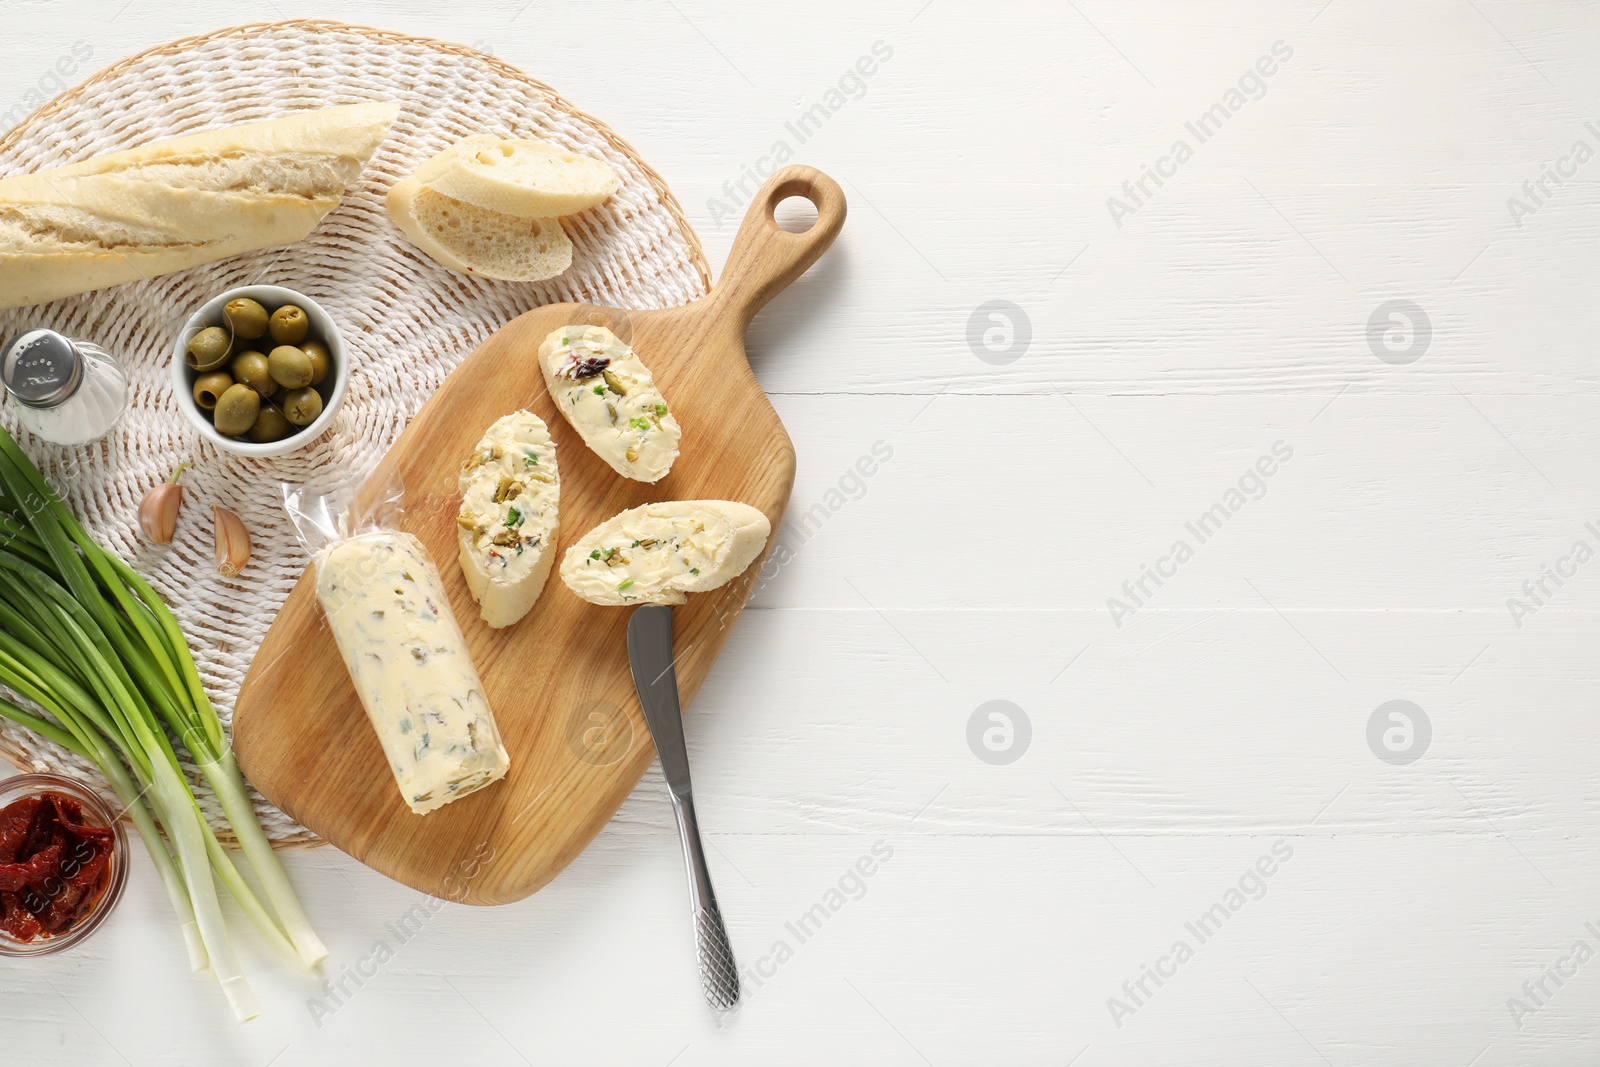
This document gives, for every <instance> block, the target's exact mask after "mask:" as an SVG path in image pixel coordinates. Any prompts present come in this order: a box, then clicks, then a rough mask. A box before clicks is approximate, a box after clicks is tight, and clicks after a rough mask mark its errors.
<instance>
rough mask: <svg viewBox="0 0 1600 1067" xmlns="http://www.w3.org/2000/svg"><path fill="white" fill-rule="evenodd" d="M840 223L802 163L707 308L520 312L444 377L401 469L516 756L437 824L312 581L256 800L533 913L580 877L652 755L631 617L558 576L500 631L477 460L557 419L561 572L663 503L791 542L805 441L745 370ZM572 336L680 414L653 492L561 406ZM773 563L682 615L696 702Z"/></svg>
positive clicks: (300, 606)
mask: <svg viewBox="0 0 1600 1067" xmlns="http://www.w3.org/2000/svg"><path fill="white" fill-rule="evenodd" d="M791 196H801V197H805V198H806V199H808V200H810V201H812V202H813V203H814V204H815V205H816V208H817V216H818V217H817V221H816V223H815V224H814V225H813V226H812V227H811V228H810V229H809V230H807V231H806V232H805V233H798V234H797V233H789V232H787V231H785V230H783V229H781V228H779V227H778V225H777V223H776V222H775V221H774V219H773V209H774V208H775V207H776V205H777V204H778V202H779V201H781V200H783V199H785V198H787V197H791ZM844 218H845V200H844V194H843V192H842V191H841V190H840V189H839V186H838V185H837V184H836V183H835V182H834V181H833V180H832V179H831V178H829V177H828V176H827V175H825V174H822V173H821V172H820V171H816V170H813V169H811V168H809V167H799V166H791V167H787V168H785V169H783V170H781V171H779V172H778V173H777V174H775V175H773V176H772V178H771V179H770V180H769V181H768V182H767V183H766V185H765V186H763V188H762V189H761V192H760V193H759V194H757V196H756V198H755V200H754V201H753V202H752V204H751V207H750V210H749V212H748V214H747V215H746V216H745V219H744V222H743V224H742V225H741V226H740V229H739V233H738V236H737V237H736V238H735V239H734V244H733V249H732V251H731V252H730V253H729V256H728V263H727V266H726V267H725V268H724V270H723V273H722V277H721V279H720V280H719V281H718V282H717V285H716V286H715V288H714V289H713V290H712V291H711V293H710V294H709V295H708V296H706V297H705V298H704V299H702V300H699V301H697V302H695V303H693V304H690V305H688V306H687V307H681V308H672V309H669V310H664V311H623V310H617V309H611V308H600V307H594V306H590V305H580V304H556V305H551V306H549V307H542V308H537V309H535V310H533V311H530V312H528V313H527V314H525V315H521V316H519V317H518V318H516V319H514V320H512V321H511V322H510V323H507V324H506V325H505V326H504V327H503V328H502V329H500V330H499V331H498V332H497V333H495V334H494V335H493V336H492V337H490V338H489V340H487V341H485V342H484V343H483V345H482V346H481V347H479V348H478V350H477V351H476V352H474V353H473V354H472V355H471V356H469V357H468V358H467V359H466V360H465V361H464V362H463V363H462V364H461V366H460V367H458V368H457V369H456V370H455V372H454V373H452V374H451V375H450V377H449V378H448V379H447V380H446V381H445V383H444V385H443V386H442V387H441V388H440V389H439V391H438V393H436V394H435V395H434V396H433V398H432V399H430V400H429V401H428V403H427V404H426V405H425V406H424V407H423V409H422V411H421V412H419V413H418V414H417V417H416V418H415V419H413V420H412V422H411V424H410V425H409V426H408V427H407V428H406V430H405V432H404V433H402V434H401V436H400V438H399V440H398V441H396V442H395V445H394V448H393V449H392V450H391V451H390V453H389V456H388V460H390V461H393V463H394V464H395V465H396V466H397V467H398V469H399V472H400V474H401V476H402V478H403V479H404V483H405V488H406V514H405V517H404V519H403V521H402V522H401V524H400V525H401V526H402V527H403V528H404V529H406V530H409V531H410V532H412V533H414V534H416V535H417V536H418V537H419V538H421V539H422V542H423V543H424V544H425V545H427V547H428V550H429V552H430V553H431V554H432V556H433V560H434V563H435V564H436V565H437V566H438V569H439V573H440V574H441V575H442V576H443V578H444V583H445V587H446V589H448V590H449V592H450V605H451V607H452V608H453V609H454V610H455V615H456V618H457V619H458V620H459V621H460V623H461V628H462V630H463V632H464V633H465V634H466V639H467V644H468V646H469V647H470V648H471V651H472V657H473V660H474V662H475V663H476V664H477V667H478V671H479V673H480V675H482V678H483V682H484V686H485V688H486V689H487V695H488V699H489V705H490V707H491V708H492V709H493V710H494V714H495V719H496V721H497V722H498V723H499V725H500V731H501V734H502V735H503V737H504V740H505V745H506V749H507V751H508V752H509V753H510V755H511V769H510V771H509V772H508V773H507V775H506V777H505V779H504V780H502V781H500V782H498V783H496V784H494V785H492V786H490V787H488V788H486V789H484V790H482V791H480V792H478V793H474V794H472V795H470V796H467V797H463V798H462V799H460V800H457V801H455V802H454V803H452V804H448V805H446V806H445V807H443V808H441V809H439V810H438V811H435V812H432V813H430V814H428V815H415V814H412V812H411V811H410V810H409V809H408V808H407V807H406V806H405V804H404V803H403V802H402V801H401V798H400V791H399V789H398V788H396V786H395V782H394V778H393V776H392V775H391V774H390V772H389V769H388V767H387V765H386V763H385V761H384V758H383V754H382V750H381V749H380V748H379V746H378V741H377V738H376V736H375V735H374V734H373V731H372V727H371V725H370V724H369V723H368V721H367V717H366V713H365V712H364V711H363V710H362V707H361V704H360V701H359V700H358V699H357V697H356V693H355V689H354V688H353V686H352V685H351V682H350V678H349V675H348V674H347V673H346V671H345V666H344V661H343V660H342V659H341V658H340V657H339V652H338V650H337V648H336V647H335V646H334V643H333V637H332V633H331V632H330V631H329V629H328V627H327V624H326V622H325V621H324V619H323V615H322V610H321V608H320V606H319V605H318V603H317V598H316V593H315V590H314V587H313V576H312V573H311V572H310V570H308V571H307V572H306V574H304V575H302V576H301V578H300V581H299V583H298V584H296V586H295V587H294V590H293V591H292V592H291V594H290V596H289V599H288V601H287V602H286V603H285V604H284V606H283V609H282V611H281V612H279V614H278V617H277V620H276V621H275V622H274V623H273V625H272V629H271V630H270V631H269V632H268V634H267V636H266V639H265V640H264V641H263V642H262V644H261V649H260V651H259V652H257V654H256V657H255V660H254V662H253V663H252V665H251V668H250V672H249V674H248V675H247V676H246V678H245V681H244V685H243V687H242V688H241V690H240V693H239V700H238V704H237V705H236V707H235V711H234V720H233V736H234V746H235V749H236V751H237V753H238V757H239V762H240V765H241V766H242V767H243V769H244V772H245V774H246V775H247V776H248V777H249V779H250V781H251V782H253V783H254V784H255V786H256V788H257V789H259V790H260V791H261V793H262V794H263V795H264V796H265V797H266V798H267V799H268V800H270V801H272V802H273V803H274V804H276V805H277V806H278V807H280V808H282V809H283V810H284V811H286V812H288V813H289V815H291V816H292V817H293V818H295V819H297V820H299V821H300V822H301V823H302V824H304V825H305V826H307V827H309V828H310V829H312V830H314V831H316V832H317V833H318V834H320V835H322V836H323V837H324V838H326V839H327V840H328V841H330V842H332V843H333V844H335V845H337V846H338V847H339V848H341V849H343V850H344V851H346V852H348V853H350V854H351V855H352V856H354V857H356V858H357V859H359V860H361V861H362V862H364V863H366V864H368V865H369V866H371V867H374V868H376V869H377V870H379V871H381V872H383V873H384V874H387V875H389V876H390V877H391V878H395V879H397V880H398V881H401V882H404V883H405V884H407V885H409V886H413V887H415V888H417V889H420V890H422V891H423V892H426V893H431V894H434V895H435V896H439V897H444V898H447V899H450V900H454V901H460V902H465V903H470V904H503V903H507V902H509V901H513V900H519V899H521V898H522V897H525V896H527V895H528V894H530V893H532V892H534V891H535V890H537V889H538V888H539V887H540V886H542V885H544V884H545V883H546V882H548V881H549V880H550V879H551V878H552V877H554V876H555V874H556V873H557V872H558V871H560V870H561V869H562V868H563V867H565V866H566V865H567V864H568V863H570V862H571V861H572V859H573V858H574V857H575V856H577V854H578V853H579V852H581V851H582V850H583V848H584V846H585V845H587V844H588V843H589V841H590V840H591V839H592V838H593V837H594V835H595V834H596V833H598V832H599V830H600V827H602V826H603V825H605V823H606V820H608V819H609V818H610V817H611V815H612V813H613V812H615V811H616V809H617V807H618V805H620V804H621V803H622V800H623V798H624V797H626V796H627V795H628V793H629V792H631V791H632V789H633V787H634V785H635V784H636V783H637V782H638V780H639V777H640V776H641V775H642V774H643V773H644V771H645V769H646V768H647V767H648V766H649V765H650V761H651V760H652V759H653V758H654V755H655V749H654V746H653V745H652V744H651V741H650V734H649V731H648V729H647V728H646V726H645V723H644V718H643V715H642V713H641V712H640V709H639V702H638V699H637V698H636V697H635V695H634V690H633V682H632V679H631V677H630V676H629V673H628V650H627V638H626V630H627V624H628V616H629V614H630V611H629V609H627V608H606V607H598V606H596V605H593V604H589V603H587V602H585V601H583V600H580V599H579V598H578V597H577V596H575V595H573V593H572V592H571V591H570V590H568V589H567V587H566V586H565V585H564V584H563V583H562V582H561V579H560V576H559V575H555V574H552V575H551V578H550V583H549V585H548V586H546V587H545V591H544V595H543V596H542V597H540V599H539V602H538V603H537V604H536V605H535V606H534V609H533V610H532V611H531V612H530V613H529V614H528V615H527V616H526V617H525V618H523V619H522V620H521V621H520V622H518V623H517V624H515V625H513V626H510V627H507V628H506V629H503V630H493V629H490V628H489V627H487V626H485V625H484V624H483V622H482V621H481V619H480V618H479V616H478V608H477V604H476V603H475V602H474V601H473V600H472V598H471V596H470V595H469V594H468V592H467V587H466V582H465V581H464V580H463V579H462V577H461V570H460V567H459V566H458V565H457V563H456V525H455V518H456V510H457V507H458V506H459V504H460V500H459V497H458V495H457V493H456V477H457V474H458V473H459V471H460V466H461V462H462V460H463V459H465V458H466V457H467V455H469V454H470V452H471V450H472V448H473V446H474V445H475V444H476V443H477V441H478V439H479V438H480V437H481V436H482V435H483V433H484V431H485V430H486V429H487V428H488V426H489V424H490V423H492V422H494V421H495V420H496V419H498V418H499V417H500V416H502V415H505V414H507V413H509V412H512V411H515V410H516V409H518V408H527V409H528V410H530V411H533V412H534V413H536V414H537V415H539V417H540V418H542V419H544V421H545V422H546V423H547V424H548V425H549V427H550V431H551V434H552V436H553V437H554V438H555V442H556V458H557V461H558V463H559V464H560V467H561V504H560V506H561V543H560V544H559V545H558V546H557V556H556V561H557V564H558V566H559V563H560V559H561V555H560V553H563V552H565V551H566V549H567V547H568V546H569V545H571V544H572V543H573V542H574V541H576V540H577V539H578V538H579V537H581V536H582V535H583V534H584V533H585V532H586V531H588V530H589V529H591V528H592V527H594V526H595V525H597V524H599V523H600V522H602V521H604V520H605V519H608V518H610V517H611V516H613V515H615V514H617V513H618V512H619V511H623V510H625V509H627V508H631V507H636V506H638V505H640V504H644V503H649V502H651V501H658V500H688V499H702V498H715V499H725V500H740V501H744V502H745V503H747V504H751V505H753V506H755V507H758V508H760V509H761V510H762V511H764V512H765V513H766V515H767V518H768V519H770V520H771V522H772V529H773V530H774V532H776V531H777V530H778V528H779V524H780V522H781V520H782V518H783V511H784V508H785V506H786V505H787V504H788V500H789V491H790V488H791V487H792V485H793V483H794V448H793V446H792V445H791V444H790V443H789V435H788V434H787V433H785V432H784V429H783V424H782V423H781V422H779V420H778V415H777V413H776V412H775V411H773V409H772V404H771V403H770V402H769V401H768V400H767V397H766V394H765V393H763V392H762V391H761V387H760V386H759V385H758V384H757V383H756V379H755V376H754V375H753V374H752V373H751V372H750V365H749V363H748V362H746V359H745V351H744V333H745V328H746V326H748V325H749V323H750V319H751V318H752V316H754V315H755V313H756V311H757V310H758V309H760V308H761V306H762V305H763V304H765V303H766V302H767V301H768V300H770V299H771V298H772V297H773V296H774V295H775V294H777V293H778V292H779V291H781V290H782V289H783V288H784V287H785V286H787V285H788V284H789V283H790V282H792V281H794V280H795V279H796V278H798V277H799V276H800V275H801V274H803V273H804V272H805V270H806V269H807V268H808V267H810V266H811V264H812V263H814V262H815V261H816V259H817V257H818V256H820V255H821V254H822V253H823V251H824V250H825V249H827V247H828V246H829V245H830V244H832V243H833V239H834V237H835V236H837V235H838V233H839V228H840V227H841V226H842V225H843V224H844ZM575 322H585V323H594V324H600V325H606V326H609V327H610V328H611V329H612V330H613V331H614V332H615V333H616V334H617V335H618V336H619V337H621V338H622V339H623V340H625V341H628V342H629V343H631V344H632V345H633V346H634V348H635V350H636V351H638V353H639V355H640V358H641V359H643V360H644V362H645V365H646V366H648V367H649V368H650V369H651V370H652V371H653V372H654V374H655V377H656V381H657V383H658V384H659V385H660V386H661V389H662V392H663V394H664V395H665V396H666V398H667V401H668V402H669V403H670V404H671V405H672V409H673V411H674V413H675V414H676V415H677V416H678V421H679V423H680V424H681V425H682V427H683V438H682V442H681V448H682V451H681V454H680V455H679V457H678V460H677V462H676V463H675V464H674V466H673V468H672V473H671V474H669V475H668V476H667V477H666V478H664V479H662V480H661V481H659V482H657V483H655V484H654V485H646V484H643V483H640V482H633V481H629V480H627V479H624V478H622V477H620V476H618V475H617V474H616V473H615V472H613V471H612V470H611V468H610V467H608V466H607V465H606V464H605V463H604V462H602V461H601V460H600V459H598V458H597V457H596V456H595V455H594V454H593V453H592V452H590V451H589V450H588V448H586V447H585V446H584V444H583V442H582V440H581V439H580V438H579V437H578V435H577V433H576V432H574V431H573V429H572V427H571V426H570V425H569V424H568V423H567V421H566V420H565V419H563V418H562V417H561V416H560V415H559V414H558V413H557V412H556V409H555V406H554V404H552V403H551V400H550V397H549V394H548V393H547V392H546V390H545V387H544V382H543V379H542V378H541V376H540V373H539V365H538V358H537V353H538V348H539V344H540V342H542V341H543V340H544V338H545V337H546V335H548V334H549V333H550V331H552V330H555V329H558V328H560V327H562V326H566V325H570V324H573V323H575ZM771 547H772V541H771V539H769V541H768V545H767V548H768V550H769V551H770V549H771ZM765 558H766V557H765V555H763V557H762V561H761V562H758V563H757V564H755V565H752V566H751V567H750V569H749V570H747V571H746V572H745V573H744V575H743V576H742V577H741V578H739V579H737V580H735V581H733V582H731V583H729V584H728V585H726V586H723V587H722V588H721V589H718V590H716V591H714V592H710V593H701V594H693V595H691V596H690V598H689V603H688V604H687V605H685V606H683V607H679V608H676V609H675V616H676V618H675V626H674V629H675V632H676V635H677V649H678V657H679V658H678V661H677V673H678V685H679V688H680V690H681V693H682V697H683V703H684V705H685V706H688V704H689V703H690V701H692V700H693V698H694V695H695V692H696V691H697V690H698V689H699V688H700V683H701V682H703V681H704V680H705V677H706V673H707V672H708V671H710V669H711V664H712V663H713V662H714V661H715V660H716V657H717V652H718V651H719V650H720V649H721V648H722V644H723V642H724V641H726V640H727V638H728V632H729V628H730V627H731V626H732V624H733V622H734V620H735V619H737V618H738V615H739V612H740V610H741V609H742V608H743V607H744V604H745V601H746V600H747V599H749V596H750V593H751V592H752V590H753V589H754V587H755V585H756V583H757V581H758V577H759V574H760V572H761V570H762V566H763V564H764V562H765Z"/></svg>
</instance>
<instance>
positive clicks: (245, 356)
mask: <svg viewBox="0 0 1600 1067" xmlns="http://www.w3.org/2000/svg"><path fill="white" fill-rule="evenodd" d="M229 370H231V371H232V373H233V380H234V381H236V382H243V383H244V384H245V385H248V386H249V387H250V388H252V389H254V390H255V391H256V392H258V393H260V394H261V395H262V396H264V397H266V396H271V395H272V391H273V390H274V389H276V388H278V383H277V382H275V381H273V380H272V374H271V372H270V371H269V370H268V369H267V357H266V356H263V355H262V354H261V353H260V352H240V353H239V354H238V355H237V356H234V357H233V363H232V365H231V366H230V367H229Z"/></svg>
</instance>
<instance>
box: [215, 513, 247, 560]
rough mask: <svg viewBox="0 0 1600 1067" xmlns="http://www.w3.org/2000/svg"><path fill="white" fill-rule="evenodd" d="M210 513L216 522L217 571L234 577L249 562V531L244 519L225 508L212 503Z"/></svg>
mask: <svg viewBox="0 0 1600 1067" xmlns="http://www.w3.org/2000/svg"><path fill="white" fill-rule="evenodd" d="M211 515H212V518H213V520H214V521H215V522H216V540H217V546H216V552H217V573H218V574H220V575H222V576H223V577H224V578H232V577H235V576H236V575H237V574H238V573H239V572H240V571H242V570H244V565H245V564H246V563H248V562H250V531H249V530H246V529H245V528H244V520H243V519H241V518H239V516H237V515H235V514H234V513H233V512H231V511H229V510H228V509H227V508H224V507H220V506H218V505H216V504H213V505H211Z"/></svg>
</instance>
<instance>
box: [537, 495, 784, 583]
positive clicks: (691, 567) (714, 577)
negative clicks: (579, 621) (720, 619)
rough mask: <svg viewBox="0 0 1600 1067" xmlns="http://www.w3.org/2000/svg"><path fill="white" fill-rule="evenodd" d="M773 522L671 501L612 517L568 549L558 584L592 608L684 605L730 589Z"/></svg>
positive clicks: (735, 510)
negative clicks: (698, 595)
mask: <svg viewBox="0 0 1600 1067" xmlns="http://www.w3.org/2000/svg"><path fill="white" fill-rule="evenodd" d="M771 533H772V524H771V523H770V522H768V521H767V517H766V515H764V514H762V513H761V512H760V511H759V510H757V509H756V508H753V507H751V506H750V505H749V504H741V503H739V502H737V501H734V500H668V501H663V502H661V503H657V504H644V505H642V506H640V507H636V508H631V509H629V510H628V511H624V512H622V513H621V514H620V515H616V516H613V517H612V518H610V519H607V520H606V521H605V522H603V523H601V524H600V525H599V526H596V527H595V528H594V529H592V530H590V531H589V532H588V533H586V534H584V535H583V537H582V538H580V539H579V540H578V543H577V544H575V545H573V546H572V547H571V548H569V549H567V552H566V555H565V556H563V557H562V560H561V580H562V581H563V582H565V583H566V586H567V588H568V589H571V590H572V591H573V592H574V593H576V594H577V595H578V596H580V597H582V598H583V599H584V600H587V601H588V602H589V603H591V604H604V605H608V606H613V607H617V606H621V605H625V604H682V603H684V602H685V601H687V600H688V597H687V596H686V595H685V594H687V593H703V592H706V591H707V590H710V589H717V588H719V587H721V586H724V585H727V584H728V583H729V582H731V581H733V579H735V578H737V577H738V576H739V575H741V574H743V573H744V570H745V568H746V567H748V566H750V564H751V563H754V562H755V559H756V557H757V556H759V555H761V550H762V549H763V548H764V547H766V544H767V537H768V536H769V535H770V534H771Z"/></svg>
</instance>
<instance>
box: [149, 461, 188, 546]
mask: <svg viewBox="0 0 1600 1067" xmlns="http://www.w3.org/2000/svg"><path fill="white" fill-rule="evenodd" d="M188 466H189V465H188V464H187V463H180V464H179V465H178V469H177V470H175V471H173V472H172V477H171V478H169V479H167V480H166V481H164V482H162V483H161V484H160V485H158V486H155V487H154V488H152V489H151V490H150V491H149V492H148V493H146V494H145V495H144V499H142V500H140V501H139V529H140V530H142V531H144V535H145V537H146V538H147V539H149V541H150V543H151V544H156V545H164V544H166V543H168V542H169V541H171V540H172V535H173V533H175V532H176V531H177V529H178V508H180V507H181V506H182V505H183V486H181V485H179V484H178V479H179V478H181V477H183V472H184V471H185V470H186V469H188Z"/></svg>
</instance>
